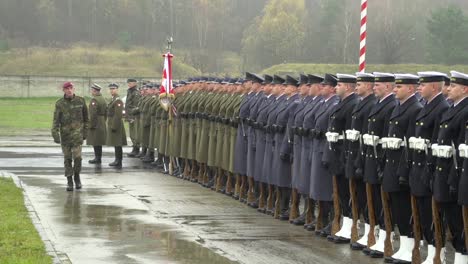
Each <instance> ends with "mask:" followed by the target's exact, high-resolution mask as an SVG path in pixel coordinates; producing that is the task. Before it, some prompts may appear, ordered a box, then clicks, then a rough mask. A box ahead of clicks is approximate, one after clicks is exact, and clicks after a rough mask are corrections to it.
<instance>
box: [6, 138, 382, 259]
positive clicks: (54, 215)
mask: <svg viewBox="0 0 468 264" xmlns="http://www.w3.org/2000/svg"><path fill="white" fill-rule="evenodd" d="M0 146H1V139H0ZM89 158H91V151H90V148H85V149H84V157H83V160H84V162H83V165H84V168H83V174H82V178H83V184H84V189H83V190H81V191H75V192H73V193H67V192H66V191H65V178H64V177H63V176H62V175H63V174H62V172H63V170H62V164H63V160H62V157H61V153H60V149H59V148H57V147H41V148H38V147H36V148H34V147H27V148H25V147H21V148H17V147H0V170H5V169H6V168H8V170H9V171H11V172H13V173H15V174H16V175H18V176H19V178H20V179H21V180H22V185H23V187H24V189H25V191H26V193H27V195H28V197H29V199H30V201H31V203H32V206H33V207H34V209H35V210H36V212H37V215H38V218H39V219H40V222H41V224H42V226H43V227H44V232H45V233H46V234H47V237H48V238H49V239H50V241H51V242H52V244H53V246H54V248H55V250H56V251H57V252H58V253H59V255H60V254H62V253H63V254H66V255H67V256H68V258H69V259H70V260H71V262H73V263H86V264H88V263H235V262H239V263H324V264H331V263H361V264H367V263H381V262H382V260H375V259H370V258H368V257H366V256H364V255H363V254H362V253H361V252H354V251H351V250H350V249H349V246H348V245H335V244H332V243H329V242H327V241H326V240H324V239H322V238H318V237H316V236H315V235H314V234H313V233H311V232H307V231H305V230H304V229H303V228H302V227H296V226H292V225H290V224H288V223H286V222H280V221H278V220H275V219H273V218H272V217H271V216H266V215H263V214H260V213H258V212H257V211H256V210H254V209H251V208H249V207H247V206H246V205H244V204H241V203H239V202H238V201H235V200H233V199H232V198H230V197H227V196H224V195H222V194H219V193H216V192H213V191H211V190H207V189H205V188H202V187H200V186H199V185H198V184H194V183H190V182H186V181H182V180H180V179H177V178H174V177H170V176H166V175H162V174H159V173H157V172H155V171H154V170H152V169H147V168H146V169H145V168H144V167H143V166H142V165H141V164H140V163H139V162H137V161H135V160H131V159H125V160H124V169H122V170H115V169H113V168H109V167H108V166H106V165H102V166H101V167H94V166H90V165H89V164H87V163H86V160H88V159H89ZM111 159H112V156H111V153H110V152H108V153H106V156H105V160H106V162H107V160H109V161H111ZM104 164H105V163H104Z"/></svg>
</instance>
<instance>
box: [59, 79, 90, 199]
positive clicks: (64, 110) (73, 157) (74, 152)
mask: <svg viewBox="0 0 468 264" xmlns="http://www.w3.org/2000/svg"><path fill="white" fill-rule="evenodd" d="M63 87H64V88H69V87H73V84H72V83H69V82H67V83H65V84H64V85H63ZM88 125H89V123H88V108H87V106H86V102H85V100H84V99H83V98H82V97H79V96H76V95H73V97H72V98H67V97H65V96H64V97H63V98H61V99H59V100H58V101H57V102H56V103H55V110H54V120H53V124H52V137H53V138H54V141H55V142H56V143H60V144H61V146H62V152H63V155H64V165H65V177H67V180H68V188H67V190H69V191H71V190H73V180H72V178H71V177H72V176H74V177H75V184H76V187H77V189H79V188H81V182H80V172H81V160H82V158H81V146H82V144H83V140H84V139H86V136H87V133H88ZM70 187H71V188H70Z"/></svg>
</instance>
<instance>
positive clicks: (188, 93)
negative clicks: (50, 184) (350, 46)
mask: <svg viewBox="0 0 468 264" xmlns="http://www.w3.org/2000/svg"><path fill="white" fill-rule="evenodd" d="M65 86H66V85H64V93H65V96H64V98H62V99H60V100H59V101H58V102H57V104H56V112H55V115H54V128H53V130H52V132H53V135H54V139H56V140H55V141H56V142H61V143H62V149H63V152H64V155H65V176H67V178H68V179H69V181H68V182H69V185H68V187H70V181H71V189H72V190H73V181H72V178H71V176H75V184H76V188H78V187H79V188H81V183H80V181H79V169H80V167H81V144H82V140H83V138H86V136H88V144H89V145H93V146H94V150H95V159H94V160H91V161H90V163H100V162H101V154H102V145H110V146H115V152H116V160H115V161H114V162H113V163H111V164H110V165H115V166H121V165H122V146H124V145H126V139H125V130H124V129H123V121H122V120H123V119H122V118H124V119H125V120H127V121H128V123H129V128H130V129H129V131H130V138H131V141H132V147H133V148H132V152H130V153H128V156H129V157H133V158H136V157H138V158H141V159H142V161H143V162H145V163H151V164H153V165H155V166H156V167H158V168H159V169H160V170H161V171H162V172H164V173H169V171H170V172H171V175H173V176H176V177H179V178H182V179H185V180H190V181H192V182H198V183H199V184H201V185H203V186H204V187H207V188H211V189H213V190H216V191H217V192H221V193H224V194H226V195H229V196H232V197H233V198H234V199H237V200H239V201H241V202H243V203H246V204H248V206H250V207H253V208H256V209H257V210H258V211H259V212H261V213H264V214H269V215H272V216H273V217H275V218H277V219H280V220H284V221H289V222H290V223H291V224H294V225H300V226H304V228H305V229H306V230H308V231H313V232H315V234H317V235H319V236H322V237H325V238H327V239H328V240H329V241H331V242H334V243H348V244H350V247H351V249H353V250H361V251H363V252H364V253H365V254H366V255H369V256H370V257H373V258H385V262H387V263H444V261H445V241H446V237H448V236H447V235H446V234H447V233H448V231H450V234H451V236H450V241H451V243H452V245H453V247H454V248H455V251H456V253H455V263H456V264H466V263H468V255H467V247H468V238H467V234H468V192H467V191H466V190H467V188H468V175H467V173H468V167H467V166H468V147H467V144H468V99H467V98H466V97H467V96H468V75H467V74H463V73H460V72H456V71H452V72H451V78H449V77H448V76H447V75H446V74H444V73H439V72H419V73H418V75H412V74H391V73H381V72H374V73H373V74H369V73H356V75H350V74H336V75H333V74H326V75H325V76H324V77H322V76H318V75H312V74H308V75H304V74H300V76H299V78H298V79H297V78H294V77H292V76H290V75H287V76H286V77H285V78H283V77H281V76H278V75H274V76H270V75H264V76H259V75H257V74H253V73H246V76H245V79H241V78H213V77H198V78H190V79H188V80H187V81H180V82H179V83H177V84H176V85H175V93H176V96H175V100H174V102H173V106H174V107H173V109H171V110H170V111H166V109H164V108H163V107H162V106H161V104H160V103H159V96H158V89H157V88H158V86H157V85H155V84H152V83H144V84H143V85H142V87H141V88H140V89H138V88H137V82H136V80H134V79H129V80H128V86H129V89H128V92H127V99H126V104H125V108H124V106H123V102H122V101H121V100H120V99H119V98H118V95H117V93H116V90H117V89H115V88H116V85H115V84H111V85H110V88H111V91H114V92H113V93H112V95H113V99H112V102H111V103H109V105H107V106H106V103H105V101H104V100H103V99H102V97H101V96H100V95H99V92H97V91H99V90H100V87H99V86H97V85H93V87H92V90H96V91H94V92H93V99H92V100H91V103H90V106H89V109H90V110H89V112H90V122H89V128H88V127H87V126H88V120H87V115H88V113H87V108H86V105H85V104H84V100H83V99H82V98H79V97H77V96H74V95H73V96H70V94H68V95H67V90H66V87H65ZM106 109H107V110H106ZM172 112H173V113H174V114H172ZM106 117H107V131H106V125H105V124H104V123H105V122H104V120H106ZM70 118H71V119H70ZM76 129H77V130H76ZM70 131H71V132H70ZM59 132H60V133H59ZM59 134H60V137H59V136H58V135H59ZM104 135H105V136H104ZM60 139H61V140H60ZM69 143H70V144H69ZM78 146H79V152H80V154H79V155H78V154H77V152H78V151H77V150H75V149H77V148H78ZM73 159H74V162H75V166H74V167H72V161H73ZM77 164H78V165H77ZM172 167H173V168H174V170H172V169H171V170H170V168H172ZM77 175H78V183H77V182H76V176H77ZM78 184H79V185H78ZM301 204H303V205H304V207H303V208H301V207H300V205H301ZM395 227H397V228H398V233H399V241H400V243H399V244H400V245H399V249H398V251H396V252H394V247H393V232H394V229H395ZM423 240H425V241H426V243H427V252H428V254H427V257H425V260H424V259H423V258H422V256H421V253H420V247H421V243H420V242H421V241H423Z"/></svg>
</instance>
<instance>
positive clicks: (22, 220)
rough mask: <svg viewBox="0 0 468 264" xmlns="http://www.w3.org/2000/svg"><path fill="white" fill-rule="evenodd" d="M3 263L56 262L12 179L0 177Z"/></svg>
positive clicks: (1, 260) (0, 228) (30, 263)
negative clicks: (47, 250) (46, 249)
mask: <svg viewBox="0 0 468 264" xmlns="http://www.w3.org/2000/svg"><path fill="white" fill-rule="evenodd" d="M0 193H1V194H2V195H0V263H9V264H20V263H24V264H33V263H34V264H41V263H52V259H51V257H50V256H48V255H47V254H46V251H45V247H44V244H43V242H42V240H41V239H40V237H39V234H38V233H37V231H36V229H35V228H34V226H33V224H32V222H31V219H30V218H29V215H28V212H27V211H26V207H25V206H24V202H23V193H22V191H21V190H20V189H19V188H17V187H16V186H15V184H14V183H13V181H12V180H11V179H6V178H0Z"/></svg>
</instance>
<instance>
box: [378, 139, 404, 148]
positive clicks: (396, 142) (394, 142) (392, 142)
mask: <svg viewBox="0 0 468 264" xmlns="http://www.w3.org/2000/svg"><path fill="white" fill-rule="evenodd" d="M381 142H382V148H383V149H400V147H404V146H405V142H404V141H403V139H401V138H395V137H384V138H382V140H381Z"/></svg>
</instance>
